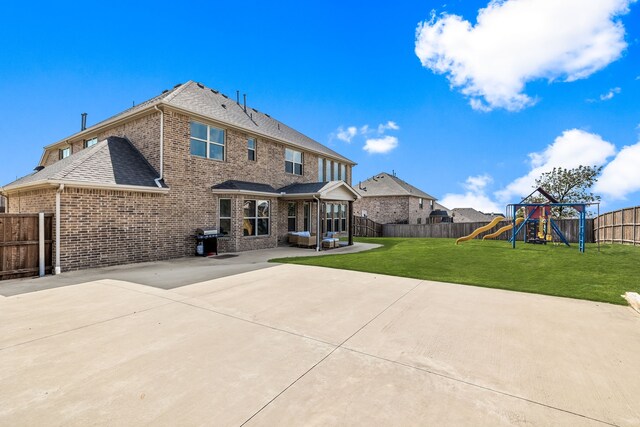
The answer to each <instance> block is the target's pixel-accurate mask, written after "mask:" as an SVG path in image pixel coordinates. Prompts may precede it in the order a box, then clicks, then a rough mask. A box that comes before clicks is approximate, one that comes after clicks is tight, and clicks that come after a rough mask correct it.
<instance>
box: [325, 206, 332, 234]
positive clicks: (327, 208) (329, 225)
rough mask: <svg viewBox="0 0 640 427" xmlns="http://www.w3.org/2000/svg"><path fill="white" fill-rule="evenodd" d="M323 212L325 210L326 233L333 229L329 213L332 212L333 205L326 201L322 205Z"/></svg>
mask: <svg viewBox="0 0 640 427" xmlns="http://www.w3.org/2000/svg"><path fill="white" fill-rule="evenodd" d="M324 212H325V220H326V221H325V223H326V229H325V231H326V232H327V233H328V232H330V231H333V221H332V220H331V214H332V213H333V207H332V205H331V203H326V204H325V205H324Z"/></svg>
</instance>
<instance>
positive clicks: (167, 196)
mask: <svg viewBox="0 0 640 427" xmlns="http://www.w3.org/2000/svg"><path fill="white" fill-rule="evenodd" d="M83 128H84V126H83ZM354 165H355V163H354V162H352V161H351V160H349V159H347V158H345V157H344V156H342V155H340V154H338V153H336V152H335V151H333V150H331V149H329V148H327V147H325V146H324V145H322V144H320V143H318V142H316V141H314V140H312V139H311V138H308V137H306V136H305V135H303V134H301V133H300V132H298V131H296V130H294V129H292V128H290V127H288V126H286V125H285V124H283V123H281V122H279V121H277V120H275V119H273V118H272V117H270V116H269V115H268V114H265V113H262V112H259V111H258V110H256V109H253V108H249V107H247V106H246V105H242V104H240V102H237V101H234V100H231V99H229V98H228V97H227V96H226V95H223V94H221V93H219V92H218V91H216V90H214V89H209V88H207V87H205V86H204V85H202V84H200V83H195V82H192V81H189V82H187V83H185V84H182V85H177V86H175V87H174V88H173V89H172V90H169V91H165V92H163V93H162V94H161V95H159V96H157V97H155V98H152V99H150V100H148V101H146V102H143V103H141V104H139V105H137V106H135V107H133V108H130V109H128V110H126V111H123V112H122V113H120V114H117V115H115V116H113V117H111V118H109V119H107V120H105V121H102V122H100V123H98V124H96V125H93V126H91V127H89V128H86V129H82V130H81V131H80V132H78V133H76V134H74V135H71V136H69V137H67V138H64V139H63V140H61V141H59V142H56V143H54V144H51V145H48V146H46V147H45V149H44V153H43V155H42V158H41V160H40V165H39V166H38V168H36V172H34V173H33V174H31V175H28V176H26V177H24V178H21V179H19V180H17V181H15V182H13V183H11V184H8V185H6V186H5V187H0V192H2V193H3V194H4V195H5V196H7V198H8V204H7V206H8V212H29V213H33V212H39V211H45V212H54V213H56V212H57V214H58V217H59V219H60V226H59V227H60V229H59V235H60V238H59V239H58V241H57V242H58V244H59V251H58V252H57V254H56V256H57V258H58V259H59V261H58V262H56V271H61V270H63V271H67V270H75V269H81V268H88V267H97V266H105V265H114V264H121V263H131V262H141V261H152V260H159V259H168V258H175V257H182V256H188V255H192V254H194V252H195V247H196V242H195V239H194V234H195V232H196V230H197V229H198V228H216V229H218V230H219V232H220V233H223V234H225V236H226V237H224V238H222V239H221V241H220V245H219V246H220V249H221V250H222V251H232V252H235V251H245V250H251V249H262V248H273V247H275V246H277V245H278V243H279V242H282V241H284V240H285V239H286V235H287V233H288V231H293V230H295V231H302V230H308V231H311V232H312V233H314V234H316V235H318V236H320V235H321V234H322V233H324V232H326V231H340V232H343V233H345V236H346V233H347V231H348V230H349V229H350V227H349V222H350V221H349V218H350V214H349V213H350V212H351V207H352V202H353V201H354V200H356V199H357V198H358V195H357V193H356V192H355V191H354V190H353V188H351V186H350V185H349V184H350V183H351V172H352V171H351V169H352V167H353V166H354ZM318 218H320V220H321V222H320V227H318ZM54 234H55V235H57V231H55V230H54Z"/></svg>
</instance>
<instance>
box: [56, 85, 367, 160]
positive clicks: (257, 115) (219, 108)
mask: <svg viewBox="0 0 640 427" xmlns="http://www.w3.org/2000/svg"><path fill="white" fill-rule="evenodd" d="M159 105H168V106H174V107H176V108H180V109H182V110H186V111H190V112H193V113H196V114H198V115H201V116H204V117H209V118H211V119H213V120H216V121H220V122H222V123H228V124H229V125H232V126H234V127H237V128H240V129H243V130H246V131H248V132H251V133H254V134H258V135H263V136H266V137H269V138H272V139H275V140H276V141H282V142H285V143H288V144H290V145H292V146H294V147H299V148H302V149H305V150H309V151H313V152H316V153H319V154H323V155H326V156H328V157H331V158H333V159H338V160H340V161H343V162H345V163H350V164H355V162H353V161H352V160H349V159H347V158H346V157H344V156H342V155H340V154H338V153H336V152H335V151H333V150H331V149H330V148H328V147H326V146H324V145H322V144H320V143H319V142H317V141H315V140H313V139H311V138H309V137H308V136H306V135H303V134H302V133H300V132H298V131H297V130H295V129H293V128H290V127H289V126H287V125H285V124H284V123H282V122H280V121H278V120H276V119H274V118H272V117H271V116H269V115H268V114H265V113H262V112H260V111H258V110H257V109H255V108H251V107H249V106H247V109H246V111H245V109H244V105H241V104H238V103H237V102H236V101H235V100H232V99H230V98H228V97H227V96H226V95H223V94H222V93H220V92H218V91H217V90H215V89H211V88H208V87H206V86H204V85H203V84H201V83H196V82H193V81H188V82H186V83H185V84H181V85H176V86H175V87H174V88H173V89H171V90H169V91H166V92H164V93H162V94H160V95H158V96H156V97H154V98H151V99H149V100H148V101H145V102H143V103H141V104H138V105H136V106H135V107H132V108H129V109H127V110H125V111H122V112H120V113H118V114H116V115H114V116H112V117H110V118H108V119H106V120H103V121H101V122H99V123H96V124H95V125H93V126H91V127H89V128H87V130H86V131H83V133H84V132H90V131H91V130H92V129H95V128H97V127H99V126H101V125H104V124H106V123H108V122H112V121H114V120H117V119H119V118H122V117H124V116H128V115H131V114H135V113H136V112H141V111H143V110H145V109H148V108H150V107H154V106H159ZM76 135H77V134H76ZM74 136H75V135H72V136H71V137H69V138H67V139H72V138H73V137H74ZM56 144H58V143H56ZM56 144H53V145H56Z"/></svg>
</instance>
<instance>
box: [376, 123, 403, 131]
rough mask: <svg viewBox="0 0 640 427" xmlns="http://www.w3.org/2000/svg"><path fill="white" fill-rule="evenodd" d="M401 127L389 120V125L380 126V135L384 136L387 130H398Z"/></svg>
mask: <svg viewBox="0 0 640 427" xmlns="http://www.w3.org/2000/svg"><path fill="white" fill-rule="evenodd" d="M398 129H400V127H399V126H398V125H397V124H396V122H392V121H391V120H389V121H388V122H387V124H386V125H385V124H379V125H378V133H379V134H383V133H384V132H385V131H386V130H398Z"/></svg>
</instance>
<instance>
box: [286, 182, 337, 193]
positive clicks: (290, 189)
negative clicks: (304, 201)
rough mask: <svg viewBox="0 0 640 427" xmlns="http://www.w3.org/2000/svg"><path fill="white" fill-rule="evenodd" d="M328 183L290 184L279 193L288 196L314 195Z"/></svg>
mask: <svg viewBox="0 0 640 427" xmlns="http://www.w3.org/2000/svg"><path fill="white" fill-rule="evenodd" d="M326 185H327V183H326V182H305V183H301V184H290V185H287V186H285V187H282V188H280V189H279V190H278V193H287V194H312V193H317V192H319V191H320V190H321V189H322V188H323V187H324V186H326Z"/></svg>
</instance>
